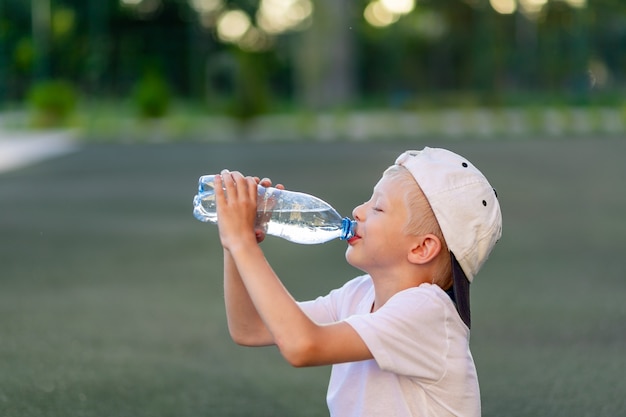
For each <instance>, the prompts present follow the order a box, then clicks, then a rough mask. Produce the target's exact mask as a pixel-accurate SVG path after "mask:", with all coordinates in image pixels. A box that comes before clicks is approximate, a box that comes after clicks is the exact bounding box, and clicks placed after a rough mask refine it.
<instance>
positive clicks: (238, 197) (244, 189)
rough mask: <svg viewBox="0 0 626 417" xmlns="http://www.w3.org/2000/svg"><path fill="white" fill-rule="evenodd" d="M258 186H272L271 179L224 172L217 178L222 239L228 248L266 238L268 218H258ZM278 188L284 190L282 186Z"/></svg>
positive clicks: (223, 244) (267, 215) (216, 186)
mask: <svg viewBox="0 0 626 417" xmlns="http://www.w3.org/2000/svg"><path fill="white" fill-rule="evenodd" d="M257 184H260V185H262V186H263V187H270V186H271V185H272V182H271V181H270V179H269V178H264V179H262V180H259V178H258V177H244V176H243V175H242V174H241V173H240V172H236V171H235V172H229V171H227V170H223V171H222V172H221V174H220V175H216V176H215V201H216V203H217V218H218V227H219V232H220V240H221V242H222V246H224V248H226V249H229V250H232V249H233V248H234V247H235V246H236V245H239V244H243V245H247V244H250V243H251V241H252V238H254V241H256V242H262V241H263V240H264V239H265V227H264V224H265V223H267V221H268V220H269V217H270V216H271V213H268V214H266V215H265V216H266V217H267V218H266V219H264V218H257ZM276 188H277V189H281V190H282V189H284V188H285V187H284V186H283V185H282V184H278V185H277V186H276Z"/></svg>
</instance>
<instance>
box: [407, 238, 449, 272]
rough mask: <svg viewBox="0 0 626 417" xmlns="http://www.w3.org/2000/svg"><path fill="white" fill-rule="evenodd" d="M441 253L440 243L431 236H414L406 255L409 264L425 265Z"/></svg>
mask: <svg viewBox="0 0 626 417" xmlns="http://www.w3.org/2000/svg"><path fill="white" fill-rule="evenodd" d="M439 252H441V241H440V240H439V238H438V237H437V236H435V235H433V234H427V235H420V236H416V237H415V239H414V240H413V245H412V246H411V250H410V251H409V254H408V259H409V262H411V263H414V264H420V265H423V264H426V263H428V262H430V261H432V260H433V259H435V258H436V257H437V255H439Z"/></svg>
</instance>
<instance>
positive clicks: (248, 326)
mask: <svg viewBox="0 0 626 417" xmlns="http://www.w3.org/2000/svg"><path fill="white" fill-rule="evenodd" d="M224 304H225V307H226V316H227V321H228V330H229V332H230V335H231V337H232V339H233V340H234V341H235V342H236V343H238V344H241V345H248V346H263V345H270V344H273V339H272V335H271V333H270V332H269V331H268V329H267V327H266V326H265V324H264V323H263V321H262V320H261V317H260V316H259V313H258V312H257V310H256V308H255V306H254V304H253V303H252V300H251V299H250V296H249V294H248V290H247V289H246V287H245V286H244V284H243V281H242V280H241V276H240V274H239V271H238V270H237V265H236V264H235V261H234V260H233V258H232V256H231V255H230V252H229V251H228V250H226V249H224Z"/></svg>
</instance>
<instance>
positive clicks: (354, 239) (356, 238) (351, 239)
mask: <svg viewBox="0 0 626 417" xmlns="http://www.w3.org/2000/svg"><path fill="white" fill-rule="evenodd" d="M359 239H361V236H359V235H355V236H353V237H351V238H350V239H348V240H347V242H348V245H352V244H353V243H354V242H356V241H357V240H359Z"/></svg>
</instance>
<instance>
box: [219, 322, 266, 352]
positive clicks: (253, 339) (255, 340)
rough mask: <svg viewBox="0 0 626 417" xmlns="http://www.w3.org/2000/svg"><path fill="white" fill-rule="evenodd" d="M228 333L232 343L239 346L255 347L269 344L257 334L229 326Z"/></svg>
mask: <svg viewBox="0 0 626 417" xmlns="http://www.w3.org/2000/svg"><path fill="white" fill-rule="evenodd" d="M228 333H229V334H230V338H231V339H232V341H233V342H235V344H237V345H239V346H246V347H255V346H265V345H268V344H271V343H270V342H268V341H267V340H265V339H263V338H261V337H260V336H258V335H257V333H255V332H253V331H250V330H241V329H236V328H232V327H230V326H229V327H228Z"/></svg>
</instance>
